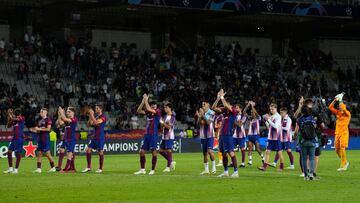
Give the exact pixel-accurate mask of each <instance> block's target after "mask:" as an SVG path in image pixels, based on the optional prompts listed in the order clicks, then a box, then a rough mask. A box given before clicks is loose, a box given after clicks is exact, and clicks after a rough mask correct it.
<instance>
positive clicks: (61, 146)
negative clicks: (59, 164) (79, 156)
mask: <svg viewBox="0 0 360 203" xmlns="http://www.w3.org/2000/svg"><path fill="white" fill-rule="evenodd" d="M59 146H60V147H59V148H60V149H66V141H65V140H61V141H60V143H59Z"/></svg>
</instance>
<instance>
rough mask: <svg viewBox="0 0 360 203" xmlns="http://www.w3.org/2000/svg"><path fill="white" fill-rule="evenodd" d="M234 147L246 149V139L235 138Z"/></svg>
mask: <svg viewBox="0 0 360 203" xmlns="http://www.w3.org/2000/svg"><path fill="white" fill-rule="evenodd" d="M233 141H234V147H236V146H239V148H244V147H245V137H244V138H233Z"/></svg>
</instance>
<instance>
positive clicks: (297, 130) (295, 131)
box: [293, 123, 299, 140]
mask: <svg viewBox="0 0 360 203" xmlns="http://www.w3.org/2000/svg"><path fill="white" fill-rule="evenodd" d="M298 132H299V125H298V124H297V123H296V126H295V130H294V138H293V140H296V137H297V134H298Z"/></svg>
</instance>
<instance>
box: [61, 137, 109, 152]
mask: <svg viewBox="0 0 360 203" xmlns="http://www.w3.org/2000/svg"><path fill="white" fill-rule="evenodd" d="M102 148H104V147H102ZM74 149H75V140H73V141H68V142H66V151H67V152H73V153H74Z"/></svg>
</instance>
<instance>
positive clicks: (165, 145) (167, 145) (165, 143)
mask: <svg viewBox="0 0 360 203" xmlns="http://www.w3.org/2000/svg"><path fill="white" fill-rule="evenodd" d="M173 144H174V140H161V144H160V149H172V148H173Z"/></svg>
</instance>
